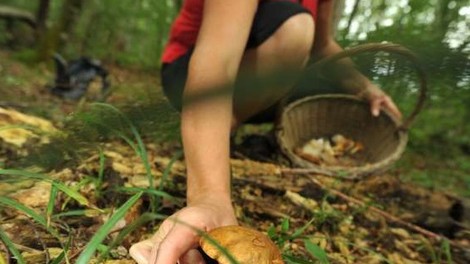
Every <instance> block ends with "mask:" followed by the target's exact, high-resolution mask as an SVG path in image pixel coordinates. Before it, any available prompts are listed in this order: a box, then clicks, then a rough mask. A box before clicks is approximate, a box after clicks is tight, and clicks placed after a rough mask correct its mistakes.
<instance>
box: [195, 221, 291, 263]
mask: <svg viewBox="0 0 470 264" xmlns="http://www.w3.org/2000/svg"><path fill="white" fill-rule="evenodd" d="M208 235H209V237H211V238H212V239H213V240H215V241H216V242H217V243H218V244H219V245H220V246H222V247H223V248H225V249H226V250H227V251H228V252H229V253H230V254H231V255H232V256H233V257H234V258H235V259H236V260H237V261H238V263H243V264H284V261H283V260H282V257H281V252H280V251H279V249H278V248H277V247H276V245H275V244H274V243H273V242H272V241H271V240H270V239H269V237H267V236H266V235H265V234H263V233H261V232H258V231H256V230H253V229H250V228H246V227H242V226H224V227H219V228H216V229H213V230H211V231H210V232H209V233H208ZM199 244H200V245H201V248H202V250H203V251H204V252H205V253H206V254H207V255H208V256H209V257H211V258H213V259H215V260H217V261H218V262H219V263H220V264H230V263H231V262H230V260H229V259H228V258H227V257H226V256H225V255H224V253H222V252H221V251H220V250H219V249H218V248H217V246H216V245H214V243H211V241H209V240H208V239H206V238H204V237H202V238H201V240H200V241H199Z"/></svg>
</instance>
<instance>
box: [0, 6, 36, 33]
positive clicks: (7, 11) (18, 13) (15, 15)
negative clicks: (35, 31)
mask: <svg viewBox="0 0 470 264" xmlns="http://www.w3.org/2000/svg"><path fill="white" fill-rule="evenodd" d="M0 18H3V19H16V20H19V21H23V22H25V23H26V24H28V25H30V26H31V27H32V28H36V19H35V17H34V15H33V14H32V13H30V12H28V11H26V10H22V9H18V8H15V7H11V6H0Z"/></svg>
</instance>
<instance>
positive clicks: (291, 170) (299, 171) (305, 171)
mask: <svg viewBox="0 0 470 264" xmlns="http://www.w3.org/2000/svg"><path fill="white" fill-rule="evenodd" d="M281 174H283V175H287V174H294V175H312V174H318V175H319V176H324V177H330V178H335V179H341V180H346V181H356V180H357V179H358V178H357V176H356V175H348V176H339V175H337V174H334V173H328V172H327V171H323V170H322V171H320V170H319V169H306V168H281Z"/></svg>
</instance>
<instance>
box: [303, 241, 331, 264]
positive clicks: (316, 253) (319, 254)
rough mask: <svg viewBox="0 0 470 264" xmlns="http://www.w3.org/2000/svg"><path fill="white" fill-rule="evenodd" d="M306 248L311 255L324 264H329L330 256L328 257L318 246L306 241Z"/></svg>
mask: <svg viewBox="0 0 470 264" xmlns="http://www.w3.org/2000/svg"><path fill="white" fill-rule="evenodd" d="M304 245H305V248H306V249H307V251H308V253H310V254H311V255H312V256H313V257H314V258H316V259H318V261H320V263H322V264H329V263H330V262H329V261H328V256H327V255H326V252H325V250H323V249H322V248H321V247H319V246H318V245H317V244H315V243H313V242H312V241H310V240H304Z"/></svg>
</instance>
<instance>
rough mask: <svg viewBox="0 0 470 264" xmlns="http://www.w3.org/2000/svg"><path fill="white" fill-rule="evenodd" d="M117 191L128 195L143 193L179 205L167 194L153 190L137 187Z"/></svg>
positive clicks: (178, 202) (121, 188)
mask: <svg viewBox="0 0 470 264" xmlns="http://www.w3.org/2000/svg"><path fill="white" fill-rule="evenodd" d="M117 190H118V191H123V192H128V193H137V192H143V193H146V194H150V195H153V196H155V197H161V198H165V199H168V200H170V201H171V202H173V203H175V204H181V202H180V201H178V199H177V198H176V197H174V196H172V195H170V194H168V193H167V192H164V191H159V190H155V189H147V188H139V187H120V188H117Z"/></svg>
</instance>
